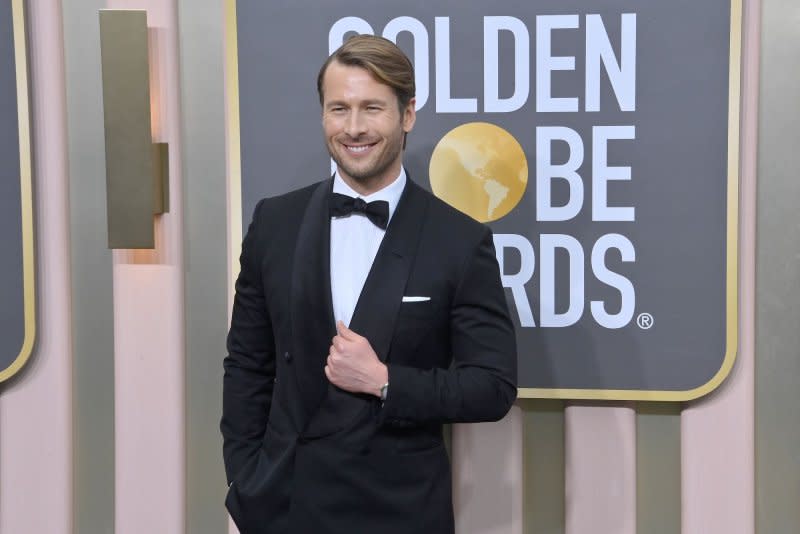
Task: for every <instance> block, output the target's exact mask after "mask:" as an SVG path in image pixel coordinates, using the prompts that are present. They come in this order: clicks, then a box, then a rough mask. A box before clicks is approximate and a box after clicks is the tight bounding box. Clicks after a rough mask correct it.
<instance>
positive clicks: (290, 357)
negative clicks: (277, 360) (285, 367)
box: [283, 351, 292, 362]
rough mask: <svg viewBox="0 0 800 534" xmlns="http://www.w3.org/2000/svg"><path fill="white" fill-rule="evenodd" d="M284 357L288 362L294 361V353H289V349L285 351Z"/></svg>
mask: <svg viewBox="0 0 800 534" xmlns="http://www.w3.org/2000/svg"><path fill="white" fill-rule="evenodd" d="M283 359H284V360H286V361H287V362H290V361H292V355H291V354H289V351H286V352H284V353H283Z"/></svg>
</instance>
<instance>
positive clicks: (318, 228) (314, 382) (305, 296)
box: [289, 180, 336, 421]
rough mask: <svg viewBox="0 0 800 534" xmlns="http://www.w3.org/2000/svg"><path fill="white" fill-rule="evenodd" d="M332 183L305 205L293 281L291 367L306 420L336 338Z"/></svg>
mask: <svg viewBox="0 0 800 534" xmlns="http://www.w3.org/2000/svg"><path fill="white" fill-rule="evenodd" d="M331 184H332V182H331V181H330V180H326V181H324V182H322V183H320V184H319V186H317V188H316V189H315V190H314V192H313V193H312V195H311V199H310V201H309V202H308V205H307V207H306V211H305V214H304V215H303V219H302V222H301V223H300V230H299V232H298V236H297V244H296V245H295V250H294V261H293V265H294V270H293V272H292V282H291V324H292V327H291V328H292V349H293V350H292V353H291V354H290V355H289V358H291V365H292V366H293V367H294V369H295V376H296V377H297V383H298V387H299V388H300V391H301V392H302V395H301V396H302V399H303V408H304V409H305V413H306V421H307V420H308V419H307V418H308V416H310V415H311V414H312V413H314V411H315V410H316V408H317V406H318V405H319V403H320V401H321V400H322V398H323V396H324V394H325V390H326V388H327V385H328V379H327V377H326V376H325V371H324V367H325V360H326V358H327V356H328V349H329V348H330V341H331V339H332V338H333V336H334V335H336V326H335V324H334V320H333V304H332V300H331V277H330V216H329V214H328V213H329V212H328V199H329V196H330V191H331Z"/></svg>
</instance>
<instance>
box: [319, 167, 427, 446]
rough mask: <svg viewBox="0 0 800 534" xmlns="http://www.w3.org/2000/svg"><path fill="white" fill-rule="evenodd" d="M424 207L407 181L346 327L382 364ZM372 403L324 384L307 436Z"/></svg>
mask: <svg viewBox="0 0 800 534" xmlns="http://www.w3.org/2000/svg"><path fill="white" fill-rule="evenodd" d="M426 208H427V202H426V199H425V197H424V195H422V194H421V191H420V190H419V186H417V185H416V184H414V183H413V182H412V181H411V180H409V181H408V182H407V183H406V187H405V189H404V191H403V195H402V196H401V198H400V202H399V203H398V205H397V209H396V211H395V213H394V215H393V217H392V220H391V222H390V223H389V227H388V228H387V230H386V234H385V235H384V237H383V240H382V242H381V245H380V248H379V249H378V253H377V255H376V256H375V260H374V261H373V263H372V267H371V269H370V271H369V274H368V275H367V279H366V281H365V282H364V287H363V289H362V290H361V294H360V296H359V299H358V303H357V304H356V308H355V311H354V312H353V318H352V320H351V322H350V329H351V330H353V331H354V332H356V333H358V334H360V335H362V336H364V337H366V338H367V339H368V340H369V342H370V344H371V345H372V348H373V350H375V352H376V354H377V355H378V358H380V360H381V361H384V362H385V361H386V359H387V357H388V355H389V350H390V348H391V347H390V344H391V339H392V333H393V332H394V324H395V320H396V319H397V312H398V311H399V309H400V303H401V302H402V299H403V292H404V290H405V287H406V282H407V281H408V276H409V273H410V269H411V265H412V264H413V260H414V255H415V253H416V250H417V245H418V243H419V237H420V232H421V230H422V226H423V221H424V217H425V211H426ZM329 282H330V280H329ZM328 294H329V295H330V290H329V291H328ZM327 349H328V347H326V349H325V350H326V351H327ZM374 400H375V398H374V397H371V396H368V395H354V394H352V393H348V392H346V391H343V390H341V389H339V388H337V387H335V386H333V385H331V384H328V391H327V395H326V397H325V401H324V402H323V403H322V404H321V405H320V407H319V410H318V411H317V412H316V413H314V414H313V415H312V419H311V422H310V424H309V427H308V431H307V435H309V436H324V435H329V434H332V433H333V432H335V431H337V430H339V429H341V428H343V427H345V426H347V425H348V424H349V423H350V422H351V421H352V420H353V419H355V418H356V417H357V416H358V415H359V414H360V413H361V412H362V411H364V410H366V409H368V408H369V407H370V405H371V403H372V402H374Z"/></svg>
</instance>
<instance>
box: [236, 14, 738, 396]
mask: <svg viewBox="0 0 800 534" xmlns="http://www.w3.org/2000/svg"><path fill="white" fill-rule="evenodd" d="M236 17H237V15H236V0H225V31H226V34H225V88H226V97H225V124H226V145H227V146H226V154H227V182H228V221H229V228H228V229H229V232H228V236H229V258H228V261H229V262H230V263H229V274H230V277H231V279H230V283H229V287H230V288H231V291H232V288H233V282H234V281H235V278H236V274H237V267H238V266H237V259H238V257H239V250H240V249H239V247H240V243H241V240H242V222H241V221H242V199H241V191H242V186H241V178H242V177H241V144H240V115H239V113H240V102H239V68H238V35H237V19H236ZM741 27H742V2H741V0H731V1H730V34H729V35H730V38H729V65H728V67H729V69H728V73H729V75H728V138H727V196H726V200H725V202H726V214H727V225H726V249H725V263H726V279H725V293H726V302H725V355H724V358H723V360H722V363H721V365H720V367H719V369H718V370H717V371H716V373H715V374H714V375H713V376H712V377H711V378H710V379H709V380H708V381H707V382H706V383H704V384H702V385H700V386H698V387H695V388H693V389H689V390H644V389H570V388H524V387H521V388H519V389H518V393H519V397H520V398H540V399H576V400H609V401H619V400H626V401H630V400H637V401H667V402H682V401H689V400H693V399H696V398H699V397H702V396H703V395H706V394H708V393H710V392H711V391H713V390H714V389H716V388H717V387H718V386H719V385H720V384H721V383H722V382H723V381H724V380H725V378H726V377H727V376H728V374H730V371H731V370H732V369H733V365H734V362H735V359H736V354H737V350H738V330H737V329H738V283H739V275H738V232H739V152H740V150H739V148H740V147H739V141H740V94H741V65H740V61H741V46H742V33H741V32H742V29H741Z"/></svg>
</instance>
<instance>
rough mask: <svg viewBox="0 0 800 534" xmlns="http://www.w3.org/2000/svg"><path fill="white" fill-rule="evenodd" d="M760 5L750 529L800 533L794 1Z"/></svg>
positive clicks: (799, 192) (798, 73)
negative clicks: (753, 462)
mask: <svg viewBox="0 0 800 534" xmlns="http://www.w3.org/2000/svg"><path fill="white" fill-rule="evenodd" d="M762 6H763V10H762V17H763V18H762V26H761V46H762V48H761V87H760V108H759V113H760V117H759V146H758V223H757V237H756V238H757V258H756V271H757V277H756V306H757V308H756V531H757V532H761V533H771V532H800V507H799V506H798V488H800V452H799V451H800V424H799V423H798V421H800V419H798V413H797V410H798V406H800V385H798V381H800V215H798V214H800V209H798V204H799V203H800V180H798V169H800V150H798V149H799V148H800V146H799V145H800V133H798V132H799V131H800V68H798V64H799V63H800V30H799V29H798V28H800V3H798V2H797V1H796V0H763V2H762Z"/></svg>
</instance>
